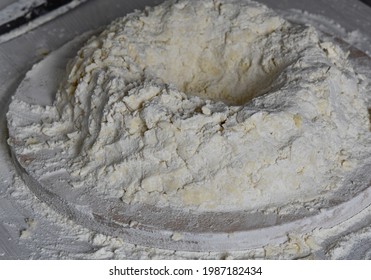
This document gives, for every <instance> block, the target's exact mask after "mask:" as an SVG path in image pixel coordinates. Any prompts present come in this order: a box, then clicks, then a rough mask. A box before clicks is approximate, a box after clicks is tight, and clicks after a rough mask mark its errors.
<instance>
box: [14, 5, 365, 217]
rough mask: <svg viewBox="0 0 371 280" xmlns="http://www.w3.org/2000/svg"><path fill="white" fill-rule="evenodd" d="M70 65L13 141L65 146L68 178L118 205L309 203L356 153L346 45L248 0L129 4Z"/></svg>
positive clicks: (357, 96)
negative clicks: (132, 9)
mask: <svg viewBox="0 0 371 280" xmlns="http://www.w3.org/2000/svg"><path fill="white" fill-rule="evenodd" d="M69 69H70V70H69V74H68V77H67V80H66V82H65V84H63V85H62V88H61V90H60V91H59V92H58V93H57V100H56V102H55V106H53V107H46V108H41V107H37V106H31V108H29V109H28V110H31V111H32V110H34V111H35V110H36V111H38V112H40V111H42V114H43V121H42V123H41V124H40V123H37V124H35V123H31V124H29V125H27V126H25V127H17V128H16V129H15V130H16V134H15V135H17V143H21V145H18V144H17V143H15V142H12V141H10V144H11V145H12V146H13V148H14V149H15V150H16V152H17V154H18V155H19V156H22V155H23V156H26V155H27V154H29V153H33V152H35V151H37V150H40V149H45V148H46V147H47V148H54V149H57V148H61V149H62V150H63V151H64V155H63V156H62V158H63V160H66V161H67V164H66V165H67V166H69V169H68V170H67V171H68V172H69V173H70V174H72V176H73V177H74V179H75V181H74V182H73V184H74V185H75V186H76V187H77V186H78V185H80V184H82V183H84V184H91V185H92V186H95V187H94V190H95V191H96V192H98V193H102V194H104V195H108V196H119V197H121V198H122V200H123V201H124V202H126V203H132V202H140V203H147V204H151V205H156V206H171V207H175V208H182V209H184V208H190V209H199V210H215V211H227V210H241V209H243V210H254V209H262V208H270V207H276V206H282V205H284V204H289V203H292V202H297V201H309V200H314V199H316V198H317V197H319V196H321V195H324V194H325V193H326V192H328V191H330V190H332V191H333V190H335V189H337V188H339V187H341V186H342V184H343V183H344V179H345V178H346V176H347V174H348V173H350V172H352V171H353V170H354V168H356V167H357V165H358V164H359V160H361V158H360V152H361V151H365V146H364V139H365V137H366V135H368V134H369V119H368V112H367V108H366V105H365V103H364V101H363V97H362V94H361V92H360V90H361V89H360V86H359V80H360V77H358V76H357V74H356V73H355V72H354V71H353V69H352V67H351V66H350V64H349V62H348V61H347V57H346V54H344V53H343V51H342V50H341V49H340V48H339V47H337V46H335V45H333V44H332V43H329V42H321V41H320V40H319V38H318V34H317V33H316V30H315V29H314V28H312V27H309V26H302V25H295V24H291V23H288V22H287V21H285V20H284V19H282V18H280V17H279V16H277V15H276V14H275V13H274V12H273V11H272V10H270V9H268V8H266V7H265V6H262V5H260V4H257V3H255V2H250V1H179V2H176V3H175V4H173V3H172V2H166V3H164V4H162V5H160V6H158V7H155V8H148V9H147V10H145V11H144V12H136V13H134V14H130V15H128V16H127V17H125V18H123V19H119V20H117V21H115V22H114V23H112V24H111V25H110V26H109V27H108V28H107V29H106V30H105V31H104V32H103V33H102V34H101V35H99V36H98V37H95V38H92V39H91V40H90V41H89V42H88V43H87V44H86V45H85V46H84V47H83V48H82V49H81V50H80V51H79V53H78V55H77V57H76V59H75V60H74V61H73V62H72V63H71V64H70V68H69ZM12 106H17V107H19V106H24V105H23V104H21V103H20V102H19V101H14V102H13V103H12V104H11V108H12ZM9 122H10V123H12V122H16V118H15V117H14V116H12V115H10V116H9ZM13 126H14V127H15V125H13ZM40 132H41V133H42V134H44V135H46V136H47V137H46V138H45V139H44V140H43V141H41V140H42V139H39V137H35V135H39V134H40ZM61 135H62V136H63V137H62V138H61ZM66 158H67V159H66ZM53 160H54V161H55V162H60V161H61V158H58V156H57V157H56V158H54V159H53Z"/></svg>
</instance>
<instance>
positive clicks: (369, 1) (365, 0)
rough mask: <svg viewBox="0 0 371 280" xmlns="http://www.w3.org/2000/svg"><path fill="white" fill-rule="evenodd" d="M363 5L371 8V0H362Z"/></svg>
mask: <svg viewBox="0 0 371 280" xmlns="http://www.w3.org/2000/svg"><path fill="white" fill-rule="evenodd" d="M361 1H362V2H363V3H365V4H367V5H369V6H371V0H361Z"/></svg>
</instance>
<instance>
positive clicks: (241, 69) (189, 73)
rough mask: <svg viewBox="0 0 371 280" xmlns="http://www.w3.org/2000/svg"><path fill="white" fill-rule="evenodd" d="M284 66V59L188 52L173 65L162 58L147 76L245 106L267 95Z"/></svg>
mask: <svg viewBox="0 0 371 280" xmlns="http://www.w3.org/2000/svg"><path fill="white" fill-rule="evenodd" d="M157 57H158V56H157ZM161 60H163V61H161ZM283 65H284V62H283V60H282V58H278V59H276V58H270V59H264V58H263V57H262V54H261V53H257V52H253V53H249V54H243V53H238V52H237V53H236V52H232V51H228V50H224V53H223V54H220V53H219V51H218V49H217V48H216V49H215V48H213V49H210V48H206V49H204V50H203V51H201V52H200V53H199V55H197V56H191V55H190V54H188V53H187V52H186V51H185V54H184V55H183V56H178V57H176V58H175V59H173V60H172V61H171V62H170V61H169V58H168V57H165V58H162V59H161V58H160V59H159V61H157V63H155V64H154V65H151V66H149V67H148V68H146V71H147V75H150V76H152V77H156V78H159V79H161V80H162V81H163V82H164V83H166V84H173V85H175V86H176V87H177V88H178V90H179V91H182V92H185V93H187V94H189V95H196V96H199V97H201V98H205V99H211V100H214V101H222V102H224V103H226V104H228V105H243V104H245V103H247V102H249V101H251V100H252V99H253V98H254V97H257V96H261V95H263V94H265V93H267V92H268V91H269V89H270V87H271V85H272V83H273V81H274V80H275V79H276V77H277V76H278V74H279V73H280V72H281V71H282V69H283V68H284V67H283Z"/></svg>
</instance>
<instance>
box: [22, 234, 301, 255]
mask: <svg viewBox="0 0 371 280" xmlns="http://www.w3.org/2000/svg"><path fill="white" fill-rule="evenodd" d="M25 236H27V235H25ZM291 241H292V240H291ZM291 241H290V242H291ZM101 243H102V244H103V243H104V242H103V240H101ZM303 246H304V245H303ZM268 249H269V248H268ZM267 252H269V250H268V251H267ZM261 253H262V252H261ZM214 256H215V255H214ZM261 256H262V254H261Z"/></svg>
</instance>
